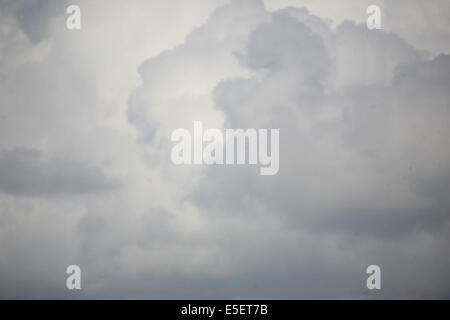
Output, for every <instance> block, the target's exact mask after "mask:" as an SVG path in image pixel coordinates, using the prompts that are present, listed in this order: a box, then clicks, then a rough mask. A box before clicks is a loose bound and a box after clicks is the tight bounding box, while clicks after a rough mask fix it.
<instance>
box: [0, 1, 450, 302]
mask: <svg viewBox="0 0 450 320" xmlns="http://www.w3.org/2000/svg"><path fill="white" fill-rule="evenodd" d="M71 4H77V5H79V6H80V8H81V14H82V15H81V17H82V20H81V21H82V22H81V23H82V29H81V30H68V29H67V28H66V19H67V17H68V15H67V14H66V8H67V6H69V5H71ZM370 4H377V5H379V6H380V8H381V11H382V30H369V29H368V28H367V26H366V23H365V21H366V19H367V14H366V8H367V6H368V5H370ZM449 40H450V2H449V1H446V0H432V1H420V0H411V1H406V0H405V1H403V0H402V1H387V0H386V1H375V0H374V1H365V0H364V1H359V0H358V1H356V0H345V1H333V0H325V1H312V0H292V1H289V0H279V1H275V0H266V1H260V0H214V1H212V0H196V1H181V0H169V1H118V0H117V1H114V0H113V1H106V0H96V1H88V0H86V1H56V0H35V1H24V0H18V1H16V0H14V1H13V0H0V298H3V299H5V298H25V299H28V298H44V299H46V298H62V299H72V298H73V299H79V298H86V299H92V298H126V299H129V298H149V299H161V298H165V299H179V298H187V299H190V298H210V299H216V298H272V299H304V298H307V299H310V298H327V299H352V298H356V299H361V298H370V299H372V298H373V299H378V298H388V299H391V298H394V299H398V298H447V299H448V298H450V249H449V241H450V197H449V196H450V140H449V137H450V90H449V89H450V41H449ZM195 120H201V121H203V124H204V126H205V127H208V128H219V129H221V130H222V129H225V128H279V129H280V170H279V173H278V174H277V175H273V176H261V175H259V167H258V166H246V165H243V166H195V165H193V166H188V165H182V166H175V165H174V164H172V162H171V160H170V152H171V148H172V146H173V143H172V142H171V141H170V135H171V132H172V131H173V130H174V129H177V128H187V129H189V130H191V129H192V128H193V122H194V121H195ZM72 264H76V265H79V266H80V267H81V270H82V290H81V291H76V290H74V291H69V290H67V289H66V277H67V275H66V273H65V271H66V268H67V266H69V265H72ZM372 264H375V265H379V266H380V267H381V275H382V289H381V290H372V291H370V290H368V289H367V287H366V278H367V276H368V275H367V274H366V268H367V266H369V265H372Z"/></svg>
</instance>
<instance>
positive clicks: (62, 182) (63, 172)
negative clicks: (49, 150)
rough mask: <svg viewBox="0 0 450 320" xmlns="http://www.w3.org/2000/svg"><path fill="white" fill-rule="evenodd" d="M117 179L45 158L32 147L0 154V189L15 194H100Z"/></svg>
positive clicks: (83, 166) (114, 184)
mask: <svg viewBox="0 0 450 320" xmlns="http://www.w3.org/2000/svg"><path fill="white" fill-rule="evenodd" d="M118 185H119V182H118V181H117V180H115V179H112V178H109V177H107V176H106V175H105V174H104V173H103V172H102V171H100V170H99V169H97V168H95V167H92V166H89V165H85V164H82V163H78V162H76V161H72V160H63V159H46V157H44V155H43V154H42V153H41V152H40V151H38V150H36V149H23V148H22V149H21V148H16V149H13V150H9V151H3V152H2V153H1V155H0V191H2V192H4V193H7V194H12V195H17V196H27V195H31V196H41V195H49V196H56V195H80V194H101V193H104V192H108V191H111V190H114V189H116V188H117V187H118Z"/></svg>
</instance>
